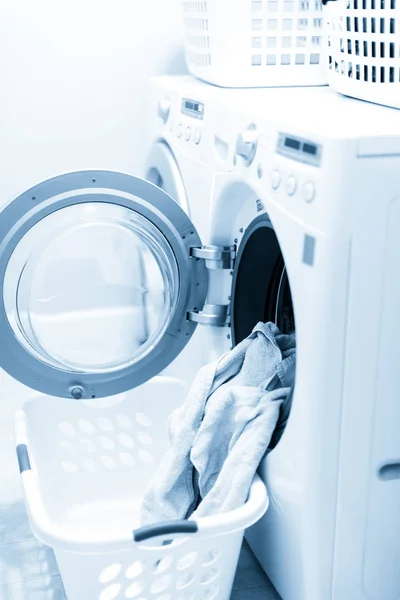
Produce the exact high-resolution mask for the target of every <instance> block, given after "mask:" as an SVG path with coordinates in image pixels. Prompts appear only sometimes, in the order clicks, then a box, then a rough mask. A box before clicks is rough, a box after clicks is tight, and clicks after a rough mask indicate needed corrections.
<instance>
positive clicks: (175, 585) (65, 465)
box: [15, 378, 268, 600]
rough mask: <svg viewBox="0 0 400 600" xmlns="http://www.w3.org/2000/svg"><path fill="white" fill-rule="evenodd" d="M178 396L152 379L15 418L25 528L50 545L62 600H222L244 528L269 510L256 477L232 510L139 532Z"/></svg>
mask: <svg viewBox="0 0 400 600" xmlns="http://www.w3.org/2000/svg"><path fill="white" fill-rule="evenodd" d="M182 399H183V391H182V389H181V388H180V385H179V382H177V381H174V380H171V379H167V378H157V379H155V380H153V381H151V382H150V383H148V384H146V385H144V386H142V387H141V388H137V389H136V390H135V391H134V392H132V393H131V395H130V396H129V394H128V397H127V398H126V399H125V400H124V401H123V402H122V403H120V404H117V405H115V406H112V407H109V408H96V409H94V408H92V406H93V405H91V404H90V402H89V403H80V402H77V403H74V402H72V401H70V400H60V399H55V398H49V397H47V398H46V397H42V398H38V399H34V400H32V401H31V402H29V403H28V404H27V405H26V406H25V408H24V410H23V411H20V412H18V414H17V416H16V426H15V432H16V444H17V454H18V459H19V465H20V470H21V478H22V483H23V489H24V495H25V501H26V506H27V510H28V514H29V518H30V522H31V527H32V530H33V532H34V533H35V535H36V536H37V537H38V538H39V539H40V540H41V541H42V542H43V543H45V544H47V545H48V546H51V547H53V548H54V551H55V555H56V558H57V562H58V566H59V568H60V572H61V576H62V579H63V582H64V586H65V590H66V594H67V597H68V600H114V599H116V598H117V599H122V598H124V599H126V598H137V600H139V599H140V600H145V599H146V600H149V599H150V598H151V599H152V600H153V599H154V600H189V599H193V600H200V599H201V600H212V599H213V598H215V599H217V600H228V598H229V596H230V592H231V587H232V583H233V578H234V574H235V570H236V565H237V560H238V555H239V551H240V546H241V542H242V539H243V533H244V530H245V528H247V527H248V526H250V525H252V524H253V523H255V522H256V521H257V520H258V519H259V518H260V517H261V516H262V515H263V514H264V512H265V511H266V509H267V506H268V496H267V492H266V489H265V486H264V484H263V483H262V481H261V480H260V479H259V478H258V476H256V477H255V479H254V481H253V484H252V487H251V492H250V495H249V498H248V500H247V502H246V504H245V505H244V506H243V507H241V508H239V509H237V510H235V511H232V512H230V513H226V514H223V515H217V516H213V517H208V518H202V519H198V520H197V521H173V522H169V523H160V524H158V525H156V526H153V527H147V528H142V529H141V528H140V527H139V510H140V503H141V495H142V493H143V489H144V487H145V485H146V482H147V481H148V480H149V477H150V476H151V475H152V473H153V472H154V470H155V468H156V466H157V464H158V462H159V460H160V459H161V457H162V456H163V454H164V453H165V451H166V448H167V447H168V435H167V419H168V415H169V414H170V412H171V411H172V410H173V409H174V408H176V407H177V406H178V405H179V404H180V403H181V402H182Z"/></svg>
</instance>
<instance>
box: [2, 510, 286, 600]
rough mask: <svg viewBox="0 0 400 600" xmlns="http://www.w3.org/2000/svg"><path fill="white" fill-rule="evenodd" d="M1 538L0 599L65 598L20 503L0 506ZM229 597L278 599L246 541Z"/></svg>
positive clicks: (54, 567) (52, 564)
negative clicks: (33, 535) (31, 530)
mask: <svg viewBox="0 0 400 600" xmlns="http://www.w3.org/2000/svg"><path fill="white" fill-rule="evenodd" d="M0 540H1V546H0V600H67V599H66V597H65V595H64V591H63V586H62V582H61V579H60V576H59V575H58V569H57V564H56V562H55V559H54V556H53V553H52V551H51V550H50V549H49V548H45V547H43V546H41V545H40V544H39V543H38V542H37V541H36V540H35V539H34V538H33V537H32V534H31V532H30V529H29V524H28V521H27V517H26V514H25V510H24V507H23V504H22V503H16V504H15V505H13V506H7V507H4V508H3V509H1V508H0ZM88 600H89V599H88ZM231 600H280V597H279V596H278V594H277V593H276V591H275V590H274V588H273V586H272V584H271V583H270V581H269V580H268V578H267V576H266V575H265V573H264V571H263V570H262V569H261V567H260V565H259V563H258V562H257V560H256V558H255V556H254V555H253V553H252V551H251V550H250V548H249V546H248V545H247V544H246V542H244V544H243V547H242V551H241V554H240V560H239V564H238V568H237V572H236V578H235V582H234V585H233V591H232V596H231Z"/></svg>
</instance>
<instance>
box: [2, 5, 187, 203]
mask: <svg viewBox="0 0 400 600" xmlns="http://www.w3.org/2000/svg"><path fill="white" fill-rule="evenodd" d="M180 18H181V17H180V0H141V1H139V0H106V1H105V0H96V1H95V0H65V1H60V0H0V178H1V179H0V202H1V203H3V202H4V200H6V199H10V198H11V197H13V195H14V194H15V193H17V192H18V191H20V190H23V189H25V188H26V187H27V186H29V185H31V184H34V183H36V182H38V181H39V180H40V179H44V178H45V177H47V176H49V175H52V174H56V173H59V172H60V171H68V170H73V169H82V168H91V167H100V168H101V167H104V168H111V169H119V170H125V171H129V172H134V173H140V171H141V168H142V166H143V160H144V155H145V154H146V151H147V148H148V143H149V140H148V136H147V135H146V131H147V127H146V120H145V119H144V118H143V114H144V110H145V108H146V94H147V89H148V80H149V77H150V76H151V75H153V74H159V73H160V74H161V73H181V72H184V71H185V65H184V59H183V55H182V50H181V39H180V34H181V27H180Z"/></svg>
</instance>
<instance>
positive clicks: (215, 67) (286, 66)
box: [182, 0, 327, 87]
mask: <svg viewBox="0 0 400 600" xmlns="http://www.w3.org/2000/svg"><path fill="white" fill-rule="evenodd" d="M182 9H183V25H184V34H185V35H184V41H185V52H186V61H187V64H188V68H189V69H190V71H191V72H192V73H193V75H195V76H196V77H199V78H200V79H204V80H205V81H208V82H210V83H214V84H216V85H219V86H222V87H270V86H301V85H324V84H326V83H327V81H326V76H327V74H326V60H325V57H326V53H325V50H326V48H325V44H324V40H323V15H322V1H321V0H182Z"/></svg>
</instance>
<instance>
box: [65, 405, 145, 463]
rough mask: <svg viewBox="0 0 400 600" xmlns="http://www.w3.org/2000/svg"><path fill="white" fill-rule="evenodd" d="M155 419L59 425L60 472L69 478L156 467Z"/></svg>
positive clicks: (102, 419)
mask: <svg viewBox="0 0 400 600" xmlns="http://www.w3.org/2000/svg"><path fill="white" fill-rule="evenodd" d="M151 426H152V419H151V417H150V416H149V415H147V414H146V413H143V412H138V413H136V414H135V415H133V417H132V418H131V417H128V416H127V415H123V414H118V415H116V416H115V417H113V418H106V417H100V418H98V419H93V421H89V420H84V419H80V420H78V421H77V422H72V421H71V422H69V421H68V422H67V421H63V422H61V423H59V424H58V430H59V433H60V434H61V437H60V442H59V444H60V450H61V453H60V455H61V464H60V467H61V469H62V470H63V471H64V472H65V473H67V474H69V475H74V474H76V473H86V474H89V473H98V472H99V471H105V470H106V471H114V470H118V469H126V468H132V467H134V466H135V465H137V464H138V463H139V462H142V463H145V464H148V465H150V464H154V462H155V460H154V456H153V446H154V444H153V437H152V432H151Z"/></svg>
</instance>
